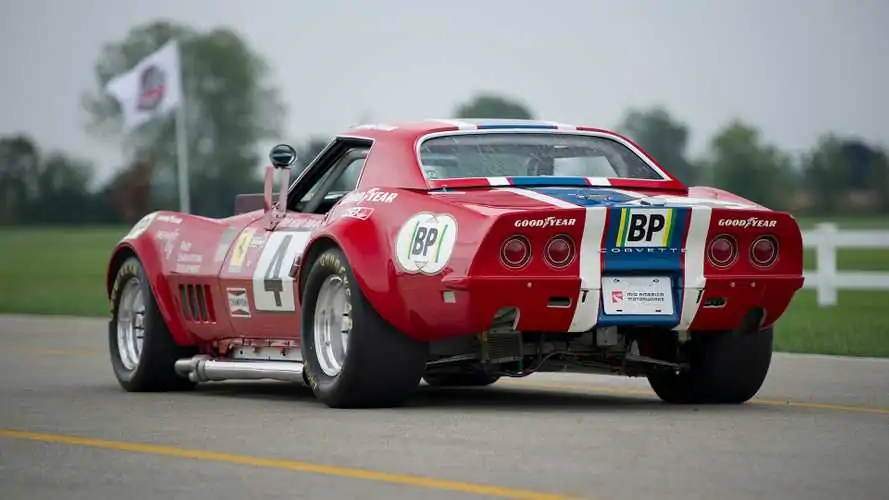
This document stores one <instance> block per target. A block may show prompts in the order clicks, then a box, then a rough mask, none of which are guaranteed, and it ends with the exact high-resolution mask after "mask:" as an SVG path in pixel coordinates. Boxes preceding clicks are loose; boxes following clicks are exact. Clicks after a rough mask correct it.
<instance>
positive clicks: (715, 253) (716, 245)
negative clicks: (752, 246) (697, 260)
mask: <svg viewBox="0 0 889 500" xmlns="http://www.w3.org/2000/svg"><path fill="white" fill-rule="evenodd" d="M737 257H738V244H737V243H736V242H735V239H734V238H732V237H731V236H728V235H725V234H723V235H720V236H717V237H715V238H713V241H711V242H710V246H709V247H708V248H707V258H708V259H710V263H711V264H713V266H714V267H720V268H724V267H728V266H730V265H732V263H734V261H735V259H736V258H737Z"/></svg>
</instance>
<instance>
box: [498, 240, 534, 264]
mask: <svg viewBox="0 0 889 500" xmlns="http://www.w3.org/2000/svg"><path fill="white" fill-rule="evenodd" d="M500 260H501V261H503V265H505V266H506V267H508V268H510V269H519V268H522V267H524V266H525V265H526V264H528V262H529V261H530V260H531V243H529V242H528V239H527V238H525V237H524V236H511V237H510V238H509V239H507V240H506V241H504V242H503V246H502V247H501V248H500Z"/></svg>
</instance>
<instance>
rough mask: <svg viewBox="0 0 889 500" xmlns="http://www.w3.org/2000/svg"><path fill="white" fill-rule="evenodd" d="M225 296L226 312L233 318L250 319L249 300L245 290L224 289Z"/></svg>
mask: <svg viewBox="0 0 889 500" xmlns="http://www.w3.org/2000/svg"><path fill="white" fill-rule="evenodd" d="M225 294H226V295H227V296H228V311H229V314H231V316H232V317H233V318H249V317H250V300H249V298H248V297H247V289H246V288H226V289H225Z"/></svg>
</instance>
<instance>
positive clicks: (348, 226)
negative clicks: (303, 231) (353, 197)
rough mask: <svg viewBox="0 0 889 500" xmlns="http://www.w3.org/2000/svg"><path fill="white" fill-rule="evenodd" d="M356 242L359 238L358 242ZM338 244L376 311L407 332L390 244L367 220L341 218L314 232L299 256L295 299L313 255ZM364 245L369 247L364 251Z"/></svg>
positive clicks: (301, 296)
mask: <svg viewBox="0 0 889 500" xmlns="http://www.w3.org/2000/svg"><path fill="white" fill-rule="evenodd" d="M357 242H361V244H360V245H358V244H357ZM334 247H338V248H339V249H340V250H342V251H343V253H344V254H345V255H346V259H348V261H349V264H350V266H351V267H352V270H353V274H354V276H355V281H356V283H357V284H358V287H359V288H360V289H361V292H362V293H363V294H364V296H365V297H366V298H367V301H368V302H370V304H371V305H372V306H373V307H374V309H375V310H376V312H377V313H378V314H379V315H380V316H381V317H382V318H383V319H384V320H386V321H387V322H388V323H390V324H391V325H392V326H394V327H395V328H396V329H398V330H399V331H401V332H403V333H405V334H408V333H409V331H410V328H409V324H410V323H409V317H408V316H407V311H406V308H405V302H404V300H403V299H402V297H401V293H400V291H399V289H398V284H397V281H396V270H395V266H394V263H393V262H392V259H391V258H390V256H391V255H392V245H391V242H390V241H389V239H387V238H386V235H385V231H384V230H383V229H382V228H381V227H379V226H378V225H377V224H375V223H373V222H372V221H369V220H355V219H349V218H343V219H340V220H338V221H336V222H334V223H333V224H332V225H331V226H329V227H327V228H326V229H325V230H324V231H323V232H321V233H319V234H317V235H316V236H314V237H313V238H312V239H311V240H310V241H309V244H308V245H307V246H306V249H305V251H304V252H303V254H302V256H301V257H300V259H299V267H298V269H299V270H298V273H299V274H298V275H297V277H296V279H297V283H298V288H297V299H298V300H299V303H300V305H302V303H303V299H304V297H303V286H304V283H305V279H306V276H307V275H308V270H309V268H310V267H311V265H312V262H314V260H315V258H316V257H317V256H318V255H320V254H321V253H322V252H324V251H325V250H327V249H329V248H334ZM368 248H371V249H373V250H372V251H368Z"/></svg>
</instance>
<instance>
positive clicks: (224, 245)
mask: <svg viewBox="0 0 889 500" xmlns="http://www.w3.org/2000/svg"><path fill="white" fill-rule="evenodd" d="M237 234H238V229H237V228H234V227H230V228H228V229H226V230H225V231H223V233H222V237H221V238H219V245H217V246H216V255H215V256H214V257H213V262H222V260H223V259H225V254H227V253H228V248H229V246H230V245H231V244H232V241H234V239H235V235H237Z"/></svg>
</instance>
